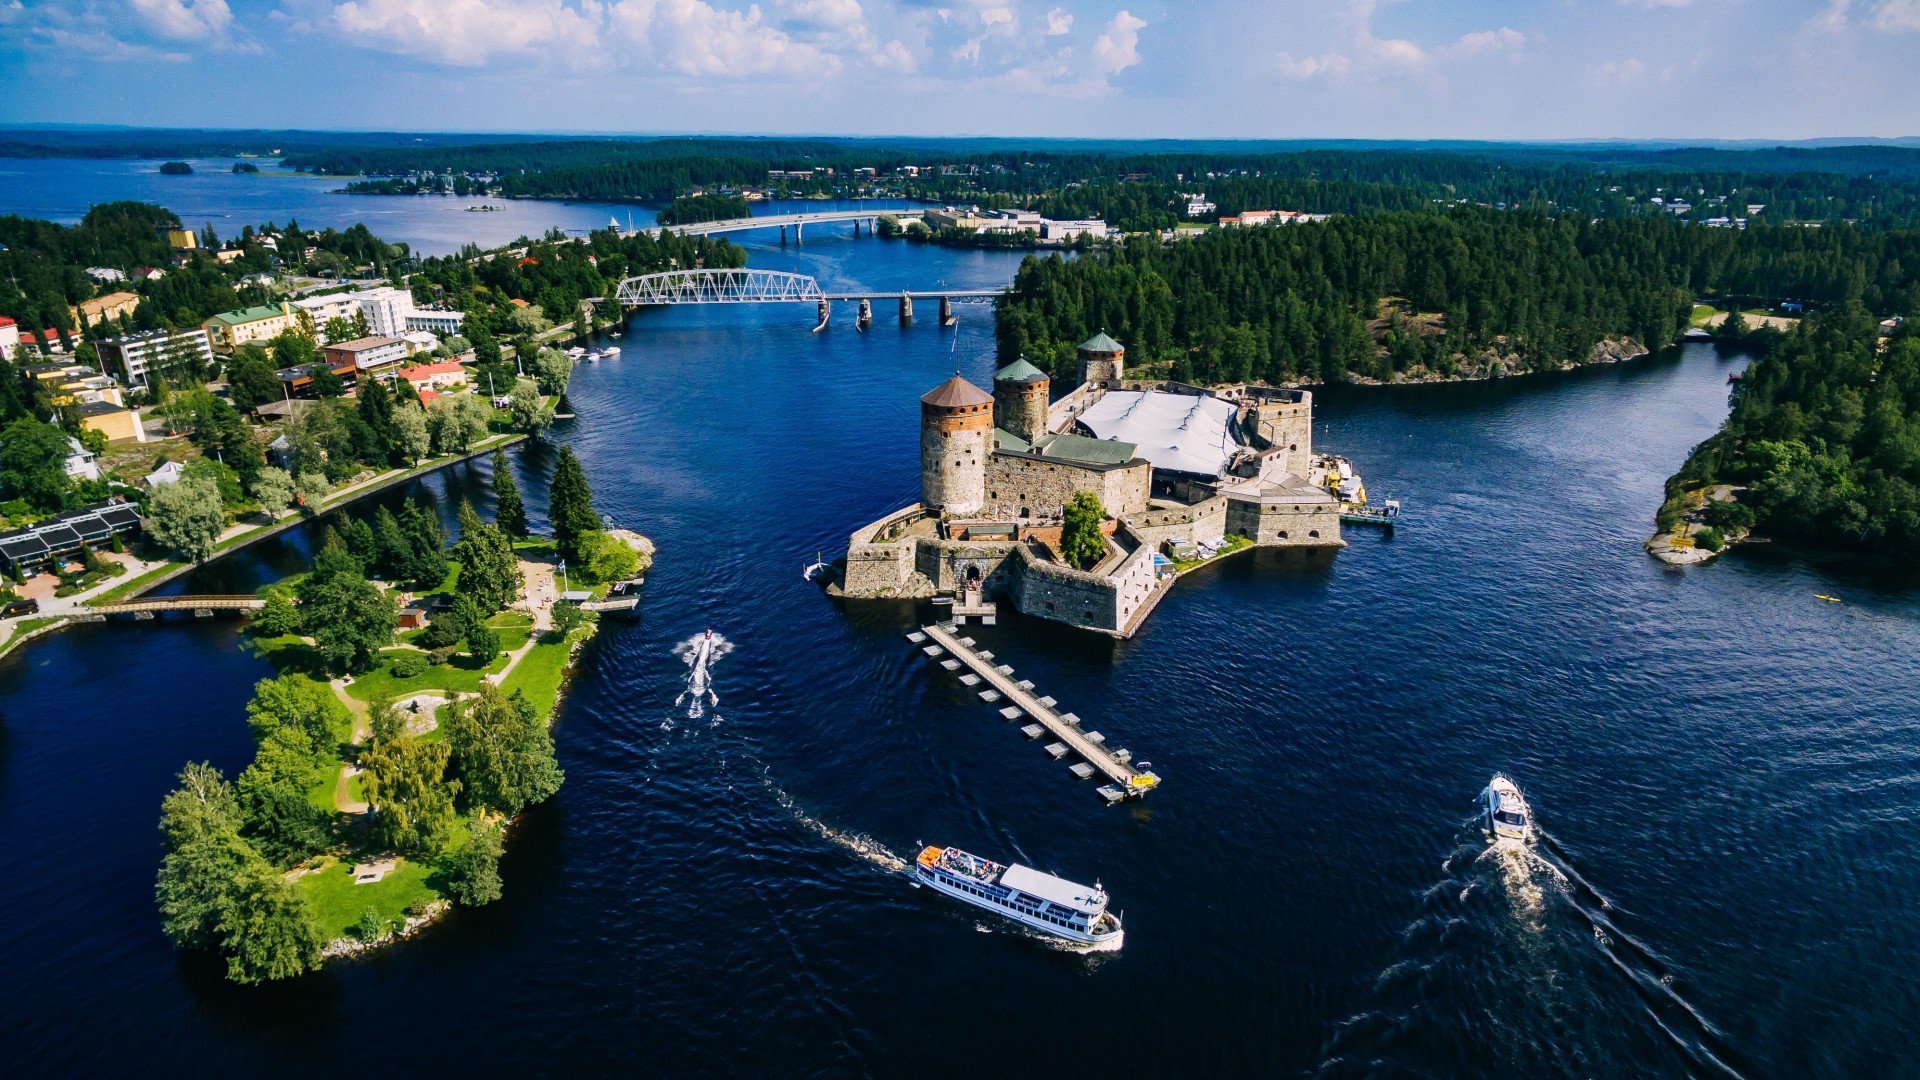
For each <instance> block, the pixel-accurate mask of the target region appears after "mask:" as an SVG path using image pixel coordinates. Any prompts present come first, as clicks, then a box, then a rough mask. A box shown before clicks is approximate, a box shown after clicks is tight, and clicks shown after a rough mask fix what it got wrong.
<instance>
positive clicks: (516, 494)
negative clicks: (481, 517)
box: [493, 450, 527, 540]
mask: <svg viewBox="0 0 1920 1080" xmlns="http://www.w3.org/2000/svg"><path fill="white" fill-rule="evenodd" d="M493 501H494V510H493V520H494V524H496V525H498V526H500V531H501V532H504V533H506V534H507V536H509V537H511V538H512V539H515V540H524V539H526V538H527V507H526V504H525V503H523V502H521V500H520V485H519V484H518V483H516V482H514V479H513V470H512V469H510V468H508V467H507V452H506V451H505V450H495V451H494V452H493Z"/></svg>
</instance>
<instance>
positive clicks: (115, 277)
mask: <svg viewBox="0 0 1920 1080" xmlns="http://www.w3.org/2000/svg"><path fill="white" fill-rule="evenodd" d="M87 276H88V277H90V278H92V279H93V280H95V281H98V282H100V283H101V284H103V285H104V284H107V283H109V282H115V281H125V280H127V275H126V273H125V272H124V271H121V270H115V269H114V268H113V267H111V266H89V267H87Z"/></svg>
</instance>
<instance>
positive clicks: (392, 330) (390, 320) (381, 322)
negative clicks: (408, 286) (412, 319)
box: [353, 285, 426, 338]
mask: <svg viewBox="0 0 1920 1080" xmlns="http://www.w3.org/2000/svg"><path fill="white" fill-rule="evenodd" d="M353 298H354V299H355V300H358V301H359V302H360V314H362V315H365V316H366V317H367V332H368V333H369V334H372V335H373V336H374V337H391V338H397V337H399V336H400V335H402V334H404V333H406V332H407V330H408V326H407V316H408V315H409V314H411V313H412V311H413V294H412V293H411V292H408V291H407V290H405V289H396V288H394V287H393V286H391V285H382V286H380V287H379V288H377V289H362V290H360V291H359V292H357V293H354V294H353ZM421 329H426V328H425V327H422V328H421Z"/></svg>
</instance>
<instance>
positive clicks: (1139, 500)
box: [842, 334, 1343, 636]
mask: <svg viewBox="0 0 1920 1080" xmlns="http://www.w3.org/2000/svg"><path fill="white" fill-rule="evenodd" d="M1080 371H1081V374H1082V381H1081V384H1080V385H1078V386H1076V387H1074V389H1073V390H1071V391H1070V392H1068V393H1067V394H1066V395H1065V396H1063V397H1061V398H1060V399H1059V400H1058V401H1053V402H1052V403H1051V404H1048V398H1049V396H1050V395H1049V383H1048V380H1047V378H1046V376H1045V374H1044V373H1043V372H1041V371H1039V370H1038V369H1037V368H1033V367H1032V366H1031V365H1028V364H1026V363H1025V362H1024V361H1016V362H1015V364H1012V365H1008V367H1007V368H1005V369H1003V370H1002V371H1001V372H1000V373H998V375H997V376H996V379H995V383H994V391H993V393H992V395H988V394H987V393H986V392H984V391H982V390H980V389H979V388H978V387H975V386H973V385H972V384H970V383H968V382H966V380H964V379H961V378H960V377H959V376H958V375H955V376H954V377H953V379H951V380H949V381H948V382H947V383H946V384H944V385H942V386H940V387H938V388H936V389H935V390H933V391H931V392H929V393H928V394H927V395H926V397H924V398H922V399H921V400H922V407H921V488H922V496H923V497H922V500H921V502H920V503H918V504H915V505H913V506H910V507H907V508H905V509H903V510H900V511H897V512H895V513H893V514H890V515H888V516H887V517H885V518H882V519H881V520H880V521H877V522H875V523H873V524H872V525H869V526H866V527H864V528H862V529H861V530H859V531H857V532H855V533H854V534H853V536H852V537H850V538H849V542H848V545H847V562H846V571H845V576H844V579H843V582H842V589H843V592H844V594H845V595H847V596H849V597H926V596H932V595H935V594H939V593H959V592H962V591H965V590H968V589H972V588H977V589H979V590H980V591H981V592H982V593H983V594H985V595H986V596H990V597H998V598H1000V599H1001V600H1002V601H1004V602H1010V603H1012V604H1013V606H1014V607H1015V608H1016V609H1017V610H1019V611H1021V612H1022V613H1024V614H1028V615H1032V616H1035V617H1038V618H1045V619H1050V620H1053V621H1056V622H1062V623H1067V624H1069V625H1073V626H1077V627H1082V628H1085V629H1090V630H1097V631H1100V632H1102V633H1107V634H1114V635H1118V636H1126V635H1129V634H1131V633H1132V632H1133V631H1134V630H1135V629H1136V628H1137V627H1138V625H1139V623H1140V621H1141V620H1142V619H1144V618H1145V616H1146V614H1147V613H1148V612H1149V611H1151V610H1152V608H1153V606H1154V604H1156V603H1157V602H1158V601H1159V598H1160V597H1161V596H1163V595H1165V593H1166V591H1167V589H1168V588H1170V587H1171V585H1172V583H1173V580H1174V578H1173V575H1171V574H1162V573H1156V569H1155V566H1154V559H1153V556H1154V553H1155V552H1156V551H1158V550H1159V549H1161V548H1162V547H1163V546H1170V547H1174V548H1184V547H1189V546H1197V545H1211V544H1218V543H1220V542H1222V541H1223V540H1224V539H1225V538H1226V537H1227V536H1228V535H1230V534H1233V535H1241V536H1245V537H1247V538H1248V539H1250V540H1252V541H1253V542H1254V543H1255V544H1257V545H1262V546H1289V547H1299V546H1343V541H1342V540H1341V539H1340V504H1339V502H1338V500H1336V499H1334V498H1333V497H1332V496H1331V495H1329V494H1328V493H1327V492H1326V491H1325V490H1323V489H1321V488H1319V487H1316V486H1315V485H1314V484H1313V483H1310V482H1309V481H1308V479H1307V476H1308V472H1309V469H1310V467H1311V465H1312V461H1313V459H1312V453H1313V442H1312V438H1313V397H1312V395H1311V394H1309V393H1307V392H1306V391H1302V390H1290V389H1280V388H1270V387H1224V388H1218V389H1208V388H1205V387H1199V386H1192V385H1188V384H1183V383H1174V382H1168V381H1149V380H1128V379H1126V377H1125V374H1126V372H1125V350H1124V349H1122V348H1121V347H1120V346H1119V345H1118V344H1117V343H1115V342H1114V341H1113V340H1112V339H1111V338H1108V337H1106V335H1104V334H1101V335H1097V336H1096V337H1095V338H1094V339H1093V340H1092V341H1089V342H1088V343H1087V345H1086V346H1083V347H1082V349H1081V351H1080ZM1114 389H1128V390H1143V391H1151V392H1157V393H1168V394H1185V395H1194V396H1214V397H1219V398H1222V399H1224V400H1227V401H1231V402H1233V403H1235V404H1236V406H1237V407H1238V413H1237V418H1236V420H1235V424H1236V427H1237V430H1238V437H1239V438H1240V439H1242V440H1243V441H1244V452H1243V453H1240V454H1238V455H1236V456H1235V457H1234V459H1233V462H1232V463H1231V464H1230V466H1229V467H1228V469H1227V470H1226V471H1225V473H1224V474H1223V475H1221V476H1220V477H1218V478H1217V479H1211V480H1210V479H1207V478H1204V477H1199V478H1196V477H1193V476H1190V475H1187V474H1167V475H1165V476H1158V475H1156V474H1155V473H1154V472H1153V468H1152V466H1151V465H1150V464H1148V463H1147V462H1146V461H1145V460H1144V459H1141V458H1139V457H1137V456H1136V457H1133V458H1131V459H1128V460H1124V461H1122V460H1118V459H1119V458H1121V457H1124V456H1125V455H1127V454H1129V453H1132V452H1133V448H1132V446H1131V444H1126V443H1119V444H1115V443H1112V442H1110V441H1109V442H1099V441H1095V443H1093V444H1089V442H1088V441H1087V440H1086V439H1085V438H1083V437H1081V436H1077V435H1074V434H1073V433H1074V432H1075V430H1076V426H1077V422H1078V419H1079V417H1080V416H1081V415H1082V414H1083V413H1084V412H1085V411H1086V410H1087V409H1088V408H1090V407H1092V406H1093V405H1094V404H1096V403H1097V402H1099V401H1100V400H1101V398H1103V397H1104V396H1105V395H1106V394H1107V393H1108V392H1109V391H1110V390H1114ZM996 429H997V430H998V431H999V432H1004V433H1005V434H1006V436H1010V438H1008V439H1002V438H1001V437H999V436H997V435H996ZM1079 430H1081V431H1084V430H1085V429H1084V428H1080V429H1079ZM1075 439H1079V440H1080V441H1079V442H1077V443H1076V442H1075V441H1074V440H1075ZM996 442H999V443H1000V445H999V446H998V447H996V445H995V444H996ZM1116 445H1117V446H1118V447H1120V448H1119V449H1114V447H1115V446H1116ZM1103 458H1104V459H1105V460H1102V459H1103ZM1080 491H1090V492H1092V493H1093V494H1094V495H1095V496H1097V497H1098V498H1099V499H1100V502H1101V505H1102V506H1104V507H1105V508H1106V509H1107V511H1108V513H1109V515H1110V516H1111V517H1112V518H1113V519H1114V521H1113V522H1112V524H1111V525H1110V526H1109V528H1110V529H1111V533H1110V535H1109V536H1108V539H1107V554H1106V557H1105V558H1103V559H1102V560H1101V561H1100V562H1099V563H1098V564H1097V565H1095V566H1093V567H1092V568H1090V569H1088V570H1078V569H1075V568H1073V567H1071V566H1068V565H1065V564H1063V563H1061V562H1059V561H1057V560H1056V559H1055V558H1054V557H1053V556H1052V553H1051V552H1050V551H1047V550H1046V549H1045V548H1043V547H1040V546H1038V545H1039V541H1038V540H1037V539H1036V538H1035V537H1033V536H1030V535H1029V531H1030V530H1032V529H1035V528H1039V529H1040V531H1041V532H1042V533H1045V532H1047V530H1048V529H1050V528H1052V527H1054V526H1057V524H1058V522H1059V521H1060V518H1061V510H1062V508H1063V507H1064V506H1065V504H1066V503H1067V502H1069V501H1070V500H1071V499H1072V498H1073V496H1074V495H1075V494H1076V493H1077V492H1080Z"/></svg>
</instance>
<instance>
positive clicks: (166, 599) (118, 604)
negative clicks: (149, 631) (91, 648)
mask: <svg viewBox="0 0 1920 1080" xmlns="http://www.w3.org/2000/svg"><path fill="white" fill-rule="evenodd" d="M265 606H267V602H266V601H265V600H262V599H260V598H259V597H257V596H253V595H251V594H246V593H242V594H239V595H234V596H141V597H135V598H133V599H129V600H115V601H112V602H110V603H105V604H92V605H89V606H87V607H83V608H80V609H78V610H76V611H75V612H74V615H76V616H79V617H83V618H84V617H86V616H88V615H132V616H134V617H135V618H141V619H151V618H153V617H154V616H155V615H158V614H159V613H160V612H163V611H190V612H192V613H193V614H194V617H195V618H201V619H204V618H208V617H210V616H212V615H213V614H214V613H216V612H232V613H236V614H244V613H246V612H250V611H258V610H260V609H261V608H263V607H265Z"/></svg>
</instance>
